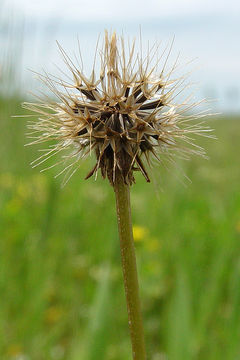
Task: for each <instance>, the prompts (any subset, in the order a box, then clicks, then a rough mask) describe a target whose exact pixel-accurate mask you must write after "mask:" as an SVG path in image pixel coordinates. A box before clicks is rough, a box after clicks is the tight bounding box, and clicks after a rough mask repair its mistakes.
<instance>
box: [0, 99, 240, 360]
mask: <svg viewBox="0 0 240 360" xmlns="http://www.w3.org/2000/svg"><path fill="white" fill-rule="evenodd" d="M22 112H23V110H22V109H21V107H20V102H19V101H18V99H16V98H13V99H8V100H6V99H5V100H3V99H2V100H1V101H0V153H1V161H0V167H1V174H0V186H1V192H0V208H1V218H0V236H1V242H0V289H1V297H0V339H1V342H0V359H3V360H8V359H9V360H10V359H15V360H48V359H49V360H50V359H51V360H54V359H66V360H77V359H83V360H103V359H104V360H111V359H112V360H129V359H130V357H129V354H130V343H129V338H128V332H127V314H126V309H125V299H124V293H123V285H122V274H121V268H120V257H119V247H118V235H117V231H116V219H115V215H114V196H113V191H112V188H111V187H110V186H109V185H108V183H107V182H106V181H105V182H104V181H103V180H102V179H101V178H100V177H99V178H98V180H97V181H94V180H92V179H90V180H88V181H84V180H83V178H84V175H85V174H86V172H87V171H88V168H89V164H88V163H87V162H85V163H84V164H83V166H82V168H81V169H80V170H79V172H78V173H77V174H75V176H74V177H73V178H72V179H71V181H70V182H69V183H68V184H67V186H66V187H65V188H63V189H61V186H60V185H61V180H58V179H57V180H54V174H55V173H56V172H55V171H53V170H52V171H51V170H50V171H49V172H46V173H40V172H39V169H38V168H37V169H31V167H30V165H29V163H30V161H32V160H33V159H34V158H35V157H36V155H37V151H36V148H28V147H24V146H23V145H24V143H26V138H25V134H24V133H25V131H26V120H25V119H21V118H11V115H13V114H21V113H22ZM210 125H211V127H213V128H215V129H216V131H215V132H216V135H217V137H218V140H204V139H200V140H201V145H204V146H205V147H206V148H207V151H208V154H209V156H210V160H203V159H197V158H195V159H193V160H191V161H190V162H184V163H181V164H180V162H178V165H179V166H180V167H181V168H182V169H183V170H184V172H185V173H186V174H187V176H189V177H190V178H191V180H192V183H190V182H188V181H184V183H185V185H183V184H182V180H184V177H183V175H181V174H180V175H179V176H176V175H177V172H176V170H173V169H171V170H170V171H169V172H167V171H165V170H164V169H162V168H161V169H156V170H155V171H156V173H158V174H159V173H160V174H161V176H160V179H159V177H158V176H155V177H156V178H157V184H156V185H154V182H152V183H151V184H146V183H145V182H144V179H142V178H141V176H140V175H139V176H137V184H136V185H135V186H133V188H132V204H133V206H132V209H133V223H134V234H135V240H136V251H137V259H138V267H139V274H140V286H141V296H142V304H143V313H144V323H145V327H146V341H147V347H148V353H149V359H151V360H166V359H170V360H175V359H176V360H182V359H184V360H188V359H194V360H195V359H196V360H197V359H199V360H200V359H201V360H202V359H204V360H215V359H216V360H219V359H224V360H237V359H239V358H240V342H239V336H240V321H239V319H240V256H239V254H240V188H239V179H240V168H239V150H240V146H239V133H240V121H239V118H238V117H234V118H233V117H227V116H225V117H221V118H215V119H214V120H211V121H210ZM156 189H157V190H158V191H156Z"/></svg>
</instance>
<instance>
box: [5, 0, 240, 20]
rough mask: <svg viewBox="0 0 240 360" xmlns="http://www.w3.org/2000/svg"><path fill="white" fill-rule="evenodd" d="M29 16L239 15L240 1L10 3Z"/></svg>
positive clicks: (18, 0) (50, 0)
mask: <svg viewBox="0 0 240 360" xmlns="http://www.w3.org/2000/svg"><path fill="white" fill-rule="evenodd" d="M11 2H12V3H15V8H18V9H19V11H22V12H23V13H24V14H25V15H27V16H29V15H30V16H36V17H39V16H44V17H58V16H61V17H64V18H66V17H67V18H72V19H79V20H80V21H91V20H92V21H94V20H104V19H106V20H110V19H111V20H114V19H116V20H120V19H134V20H135V21H136V20H137V19H138V20H139V21H141V20H145V19H146V18H147V17H148V18H161V17H165V16H170V17H176V16H185V15H193V14H197V15H210V14H216V15H217V14H225V15H230V14H233V15H234V14H237V12H239V11H240V2H239V1H237V0H228V1H226V0H200V1H196V0H164V1H163V0H119V1H116V0H40V1H39V0H9V3H11Z"/></svg>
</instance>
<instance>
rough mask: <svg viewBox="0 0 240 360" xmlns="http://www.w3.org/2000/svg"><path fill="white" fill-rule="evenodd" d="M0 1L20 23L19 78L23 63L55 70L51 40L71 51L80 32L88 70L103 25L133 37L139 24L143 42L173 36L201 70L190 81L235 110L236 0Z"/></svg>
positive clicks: (239, 24)
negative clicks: (20, 58) (21, 25)
mask: <svg viewBox="0 0 240 360" xmlns="http://www.w3.org/2000/svg"><path fill="white" fill-rule="evenodd" d="M1 1H3V4H5V5H6V6H5V8H6V11H4V12H3V13H2V14H0V15H6V18H7V19H11V15H12V14H13V15H14V17H16V15H17V18H19V19H21V21H22V23H23V24H24V27H23V28H24V31H23V33H22V35H21V32H19V33H20V38H19V40H20V41H18V37H17V36H15V35H16V34H15V35H14V37H15V38H16V39H15V42H16V43H17V44H18V43H19V44H20V45H21V44H22V45H21V46H22V50H21V51H22V65H21V66H22V73H23V75H24V77H27V76H30V75H28V73H27V72H26V69H27V68H31V69H34V70H36V71H40V72H41V69H42V68H44V69H46V70H47V71H48V72H49V71H50V72H54V69H55V67H54V66H52V64H54V63H56V64H57V65H59V66H61V65H60V63H59V61H60V59H59V53H58V51H57V47H56V43H55V40H56V39H57V40H58V41H59V42H60V43H61V45H62V46H63V47H64V48H65V50H66V51H67V52H68V53H69V54H72V52H73V49H75V48H76V39H77V37H79V39H80V42H81V51H83V56H84V63H85V65H84V69H86V71H88V67H90V68H91V60H92V54H93V53H94V51H95V43H96V40H97V37H98V35H99V34H103V32H104V29H113V30H116V31H117V32H118V33H121V32H122V31H123V34H124V36H129V37H130V39H132V38H133V37H135V36H138V35H139V26H140V25H141V28H142V36H143V43H146V44H147V41H148V40H149V41H150V44H152V43H153V42H155V41H162V42H163V44H167V43H169V42H170V41H171V39H172V37H173V36H174V35H175V43H174V47H173V52H174V51H175V52H176V53H177V52H178V51H180V52H181V62H182V63H185V62H188V61H189V60H192V59H195V58H197V61H196V62H195V64H194V66H193V67H195V66H196V67H197V68H200V70H199V71H198V72H196V73H195V72H194V73H193V81H195V80H196V82H197V83H198V82H199V86H200V87H201V91H202V93H203V94H205V93H206V92H209V93H210V97H211V98H216V99H219V101H218V107H220V108H221V107H222V106H223V107H226V102H228V103H229V106H231V108H232V106H233V105H234V106H235V107H237V108H238V109H240V101H239V98H240V95H239V94H240V85H239V81H238V79H239V78H240V46H239V37H240V1H238V0H227V1H226V0H200V1H196V0H164V1H163V0H119V1H117V0H0V3H1ZM9 15H10V16H9ZM19 15H20V16H19ZM0 40H1V42H2V44H1V48H2V49H4V46H9V44H7V43H6V41H7V40H6V36H4V34H3V35H2V37H1V33H0ZM12 40H14V39H12ZM12 40H11V44H12V46H13V47H14V46H16V45H15V44H14V42H13V41H12ZM0 55H1V54H0ZM212 94H213V95H212ZM229 94H230V95H229ZM232 94H235V95H234V96H235V97H234V96H232ZM236 94H238V95H236ZM200 95H201V94H200ZM237 96H238V97H237ZM234 99H235V100H234Z"/></svg>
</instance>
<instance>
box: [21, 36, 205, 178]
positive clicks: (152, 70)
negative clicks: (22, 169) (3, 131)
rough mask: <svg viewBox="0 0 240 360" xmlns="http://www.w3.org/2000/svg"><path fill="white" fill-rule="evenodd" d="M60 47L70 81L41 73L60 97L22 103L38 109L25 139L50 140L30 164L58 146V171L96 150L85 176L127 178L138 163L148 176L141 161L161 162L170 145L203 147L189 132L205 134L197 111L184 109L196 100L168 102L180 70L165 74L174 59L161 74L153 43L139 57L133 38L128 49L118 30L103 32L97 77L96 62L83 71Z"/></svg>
mask: <svg viewBox="0 0 240 360" xmlns="http://www.w3.org/2000/svg"><path fill="white" fill-rule="evenodd" d="M60 50H61V52H62V55H63V58H64V60H65V62H66V64H67V66H68V67H69V69H70V70H71V73H72V76H73V79H74V81H73V83H72V84H69V83H68V82H65V81H63V80H60V79H58V78H56V77H52V78H51V77H49V76H48V75H46V76H42V79H43V81H45V82H46V84H47V85H48V87H49V88H50V90H51V91H52V92H53V93H54V94H55V95H56V96H57V97H58V99H59V102H53V101H48V102H47V103H41V104H40V103H37V104H33V103H24V105H23V106H25V107H26V108H28V109H30V110H32V111H34V112H36V113H38V114H40V117H39V118H38V120H37V121H36V122H35V121H34V122H31V123H30V124H29V128H30V129H32V130H33V132H32V134H31V136H32V137H33V141H32V142H31V144H33V143H40V142H45V141H49V140H55V144H54V145H52V142H51V144H50V147H49V148H48V149H47V150H46V152H45V153H44V154H43V155H42V156H40V157H39V158H38V159H36V160H35V161H34V162H33V164H34V165H38V164H40V163H42V162H44V161H45V160H47V159H48V158H49V157H51V156H53V155H55V154H57V153H59V152H64V155H62V160H61V162H63V163H65V162H67V161H68V160H70V164H67V165H65V167H64V168H63V170H62V171H61V173H63V172H64V171H65V172H66V174H67V179H68V178H69V177H70V176H71V175H72V174H73V173H74V172H75V171H76V170H77V169H78V167H79V165H80V159H81V158H83V157H86V156H87V155H89V154H91V153H94V154H95V157H96V163H95V165H94V167H93V169H91V171H90V172H89V173H88V174H87V176H86V179H87V178H89V177H91V176H92V175H93V174H97V172H98V170H99V169H100V171H101V174H102V176H103V178H105V177H107V178H108V179H109V181H110V183H111V184H114V182H115V178H116V175H120V176H122V177H123V179H124V181H125V183H126V184H132V183H133V182H134V171H140V172H141V173H142V175H143V176H144V177H145V179H146V180H147V181H148V182H149V181H150V179H149V175H148V171H147V170H146V168H145V164H146V163H148V164H150V163H151V160H152V159H153V158H155V159H157V160H158V161H160V162H161V161H162V156H163V155H164V154H167V155H168V156H169V155H171V154H172V153H173V154H174V152H175V153H178V154H179V153H181V154H182V155H184V156H185V155H186V154H191V153H197V154H199V155H204V154H205V152H204V150H203V149H202V148H200V147H199V146H197V145H196V144H194V140H193V139H192V138H191V135H192V134H197V135H203V134H204V135H205V134H206V132H207V131H209V129H208V128H207V127H203V126H202V124H196V123H192V120H195V119H196V118H200V117H202V116H203V114H201V113H200V114H198V115H194V116H193V115H190V114H189V113H188V111H189V109H191V108H192V107H193V106H194V105H195V104H189V99H188V98H187V99H185V100H183V101H182V102H181V103H180V104H176V103H175V102H174V100H175V97H176V95H177V94H176V93H179V87H181V86H183V83H184V79H182V78H181V79H177V80H173V79H171V75H172V73H173V71H174V70H175V65H174V66H173V68H172V69H171V70H170V71H168V73H167V74H165V73H164V72H165V64H164V65H163V67H162V69H161V70H159V69H158V68H159V59H157V61H156V63H155V64H154V65H153V64H152V58H154V55H155V56H156V54H153V51H152V52H151V51H149V52H148V54H147V55H146V57H145V58H143V56H142V55H141V54H140V55H139V54H137V53H136V51H135V43H134V42H133V43H132V45H131V46H129V48H128V51H126V46H125V43H124V40H123V38H121V39H118V38H117V36H116V34H115V33H113V34H112V35H109V34H108V33H107V32H106V34H105V40H104V45H103V49H102V51H100V52H99V57H100V61H101V71H100V75H99V78H96V76H95V70H94V69H93V71H92V74H91V76H90V78H87V77H86V76H85V75H84V73H83V72H82V71H81V70H80V68H78V67H76V66H75V65H74V64H73V62H72V61H71V59H70V58H69V57H68V56H67V54H66V53H65V51H64V50H63V49H62V48H61V47H60ZM155 50H156V49H155ZM59 86H60V88H61V89H59ZM177 89H178V90H177ZM184 143H185V144H186V145H188V146H185V145H184ZM69 148H71V150H70V152H69V153H67V154H65V150H68V151H69ZM58 163H59V162H58ZM54 165H55V164H54Z"/></svg>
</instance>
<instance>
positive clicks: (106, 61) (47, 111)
mask: <svg viewBox="0 0 240 360" xmlns="http://www.w3.org/2000/svg"><path fill="white" fill-rule="evenodd" d="M59 49H60V51H61V53H62V56H63V59H64V61H65V63H66V65H67V67H68V68H69V70H70V72H71V74H72V79H73V81H71V82H69V81H64V80H62V79H59V78H57V77H54V76H49V75H47V74H45V75H40V78H41V79H42V80H43V81H44V82H45V83H46V84H47V86H48V87H49V89H50V90H51V91H52V93H53V94H54V95H55V96H56V97H57V98H58V101H53V100H51V99H49V98H48V99H47V101H46V102H41V103H24V104H23V106H24V107H25V108H27V109H29V110H31V111H33V112H35V113H37V115H38V118H37V120H36V121H32V122H30V123H29V129H31V133H30V134H29V136H30V137H31V141H30V144H38V143H45V142H49V141H50V146H49V148H48V149H47V150H44V153H43V154H42V155H41V156H40V157H39V158H38V159H36V160H34V161H33V163H32V165H33V166H37V165H40V164H42V163H43V162H44V161H46V160H48V159H49V158H50V157H52V156H54V155H56V154H58V153H62V158H61V159H60V160H58V161H57V162H56V163H54V164H53V165H51V166H50V167H53V166H56V165H58V164H59V163H62V164H63V168H62V170H61V171H60V173H59V174H58V175H60V174H62V173H65V179H64V182H66V181H68V180H69V178H70V177H71V176H72V175H73V174H74V173H75V172H76V171H77V169H78V168H79V166H81V159H83V158H85V157H87V156H89V155H92V156H94V157H95V164H94V166H93V168H92V169H90V170H89V172H88V173H87V174H86V179H88V178H90V177H91V176H93V175H94V176H95V177H96V176H97V174H98V172H99V171H100V172H101V174H102V177H103V178H107V179H108V180H109V182H110V184H111V185H112V186H113V188H114V191H115V195H116V207H117V214H118V229H119V237H120V247H121V256H122V268H123V277H124V285H125V293H126V301H127V308H128V317H129V328H130V334H131V341H132V350H133V359H137V360H143V359H146V351H145V344H144V336H143V325H142V317H141V309H140V299H139V289H138V279H137V268H136V259H135V251H134V244H133V233H132V224H131V209H130V195H129V190H130V186H131V185H132V184H133V183H134V182H135V176H134V173H135V172H136V171H139V172H141V174H142V175H143V176H144V178H145V179H146V181H147V182H149V181H150V176H149V174H148V168H149V167H150V166H151V165H152V162H153V159H155V160H156V161H158V162H160V163H161V162H162V161H163V157H164V156H167V157H170V158H171V157H172V156H173V155H178V156H179V155H180V156H183V157H184V158H188V156H189V155H191V154H197V155H201V156H205V151H204V149H203V148H201V147H200V146H198V145H196V144H195V142H194V139H193V136H194V135H205V136H211V135H209V131H211V130H210V129H209V128H208V127H206V126H204V125H203V124H202V122H200V123H199V122H196V119H199V118H202V117H203V116H204V113H201V112H200V113H198V114H194V115H192V114H191V113H190V112H191V110H192V109H193V108H194V107H195V106H196V105H198V103H191V97H190V96H189V97H186V98H185V99H183V100H181V102H180V103H176V99H177V96H178V95H179V93H181V92H182V90H183V89H184V88H185V78H184V77H181V78H176V79H175V78H173V75H174V71H175V69H176V63H174V64H173V66H172V68H171V69H170V70H168V71H166V63H167V59H168V56H169V53H168V54H166V55H165V60H164V61H163V63H162V61H161V60H162V58H159V57H158V46H157V45H156V46H153V47H152V49H150V50H148V52H147V54H146V55H145V56H143V54H142V52H141V53H137V52H136V50H135V42H133V43H132V44H130V45H129V44H128V46H126V44H125V42H124V39H123V38H120V39H119V38H117V36H116V34H115V33H113V34H111V35H109V34H108V33H107V32H106V33H105V40H104V44H103V48H102V50H100V51H99V58H100V74H99V76H98V77H97V76H96V72H95V68H93V70H92V73H91V76H90V77H86V75H85V74H84V73H83V71H82V69H81V67H80V66H79V67H78V66H77V65H75V64H74V62H73V61H72V60H71V59H70V58H69V56H68V55H67V54H66V52H65V51H64V50H63V49H62V47H60V46H59ZM160 65H161V66H162V67H161V68H160ZM52 140H53V141H54V143H53V141H52ZM147 167H148V168H147ZM47 168H49V167H47ZM47 168H46V169H47ZM44 170H45V169H44Z"/></svg>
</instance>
